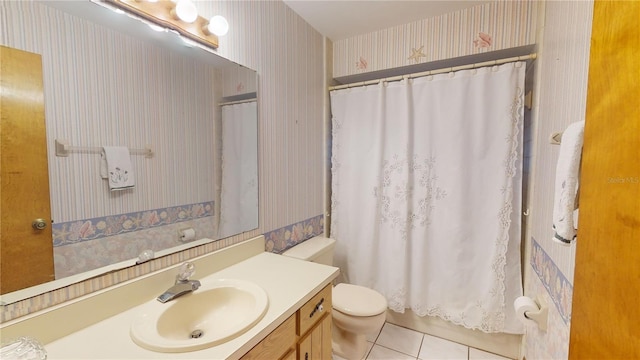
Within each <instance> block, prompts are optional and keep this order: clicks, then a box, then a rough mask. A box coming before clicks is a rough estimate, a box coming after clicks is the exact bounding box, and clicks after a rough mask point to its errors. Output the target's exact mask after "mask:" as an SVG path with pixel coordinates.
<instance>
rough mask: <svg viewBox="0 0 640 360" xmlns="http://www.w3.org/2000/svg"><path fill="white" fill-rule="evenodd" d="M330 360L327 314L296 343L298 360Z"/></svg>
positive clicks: (329, 320)
mask: <svg viewBox="0 0 640 360" xmlns="http://www.w3.org/2000/svg"><path fill="white" fill-rule="evenodd" d="M330 359H331V314H327V315H326V316H325V317H324V318H323V319H322V320H321V321H319V322H318V323H317V324H316V325H315V326H314V327H313V328H312V329H311V330H310V331H309V332H308V333H307V335H306V336H304V337H303V338H302V339H301V340H300V342H299V343H298V360H330Z"/></svg>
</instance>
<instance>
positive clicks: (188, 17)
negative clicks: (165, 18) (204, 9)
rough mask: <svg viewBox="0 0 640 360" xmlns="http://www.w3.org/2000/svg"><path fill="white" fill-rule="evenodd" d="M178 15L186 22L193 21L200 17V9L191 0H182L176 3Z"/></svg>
mask: <svg viewBox="0 0 640 360" xmlns="http://www.w3.org/2000/svg"><path fill="white" fill-rule="evenodd" d="M176 16H178V18H179V19H180V20H182V21H184V22H186V23H192V22H194V21H196V19H197V18H198V9H196V6H195V5H194V4H193V3H192V2H191V1H189V0H180V1H178V3H177V4H176Z"/></svg>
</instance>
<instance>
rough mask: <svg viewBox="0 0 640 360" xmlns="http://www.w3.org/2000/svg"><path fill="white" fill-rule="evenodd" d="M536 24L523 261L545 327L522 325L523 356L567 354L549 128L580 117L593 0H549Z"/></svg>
mask: <svg viewBox="0 0 640 360" xmlns="http://www.w3.org/2000/svg"><path fill="white" fill-rule="evenodd" d="M542 10H543V11H544V15H543V14H541V16H543V18H544V22H543V23H541V26H539V28H538V32H539V33H538V41H537V42H538V44H539V47H538V50H537V52H538V60H537V64H536V79H535V83H536V90H535V91H534V96H535V98H534V109H533V112H534V116H533V117H534V128H535V130H534V132H535V145H534V146H535V149H534V156H533V161H534V164H533V172H532V174H533V180H532V186H533V196H532V200H531V210H530V211H531V215H530V224H531V235H532V237H531V239H530V241H531V251H530V254H531V255H530V258H528V261H526V262H525V294H526V295H527V296H530V297H532V298H536V297H540V298H542V299H544V300H545V301H546V302H547V303H548V304H549V327H548V330H547V331H546V332H542V331H539V330H538V329H537V328H536V327H531V326H527V328H526V333H525V341H526V344H525V351H524V354H525V356H526V358H527V359H566V358H567V357H568V350H569V329H570V325H571V300H572V293H573V285H572V284H573V271H574V268H575V248H576V246H580V239H578V240H577V243H575V244H574V245H572V246H570V247H565V246H562V245H559V244H557V243H555V242H553V241H551V237H552V236H553V234H554V233H553V230H552V218H553V194H554V182H555V165H556V162H557V159H558V153H559V149H560V147H559V146H557V145H551V144H550V143H549V136H550V134H551V133H553V132H562V131H563V130H564V129H565V128H566V127H567V126H568V125H569V124H571V123H572V122H575V121H580V120H584V116H585V107H586V93H587V79H588V62H589V48H590V36H591V20H592V16H593V2H592V1H549V2H546V3H545V7H544V8H542Z"/></svg>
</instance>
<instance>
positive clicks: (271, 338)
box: [0, 237, 339, 359]
mask: <svg viewBox="0 0 640 360" xmlns="http://www.w3.org/2000/svg"><path fill="white" fill-rule="evenodd" d="M235 260H237V261H235ZM190 261H192V262H193V263H194V264H195V265H196V274H195V275H194V277H193V278H194V279H199V280H200V281H202V283H203V286H204V284H206V283H207V282H211V281H217V280H221V279H236V280H241V281H247V282H251V283H254V284H256V285H258V286H259V287H261V288H262V289H263V290H264V291H265V292H266V294H267V296H268V307H267V310H266V312H265V313H264V316H263V317H262V318H261V319H260V320H259V321H258V322H257V323H256V324H255V325H253V326H252V327H250V328H248V329H247V330H246V331H244V332H242V333H241V334H239V335H237V336H235V337H233V338H231V339H230V340H228V341H225V342H223V343H220V344H218V345H215V346H212V347H208V348H204V349H201V350H196V351H189V352H173V353H171V352H157V351H151V350H147V349H145V348H143V347H141V346H139V345H137V344H136V343H134V341H133V340H132V338H131V336H130V331H131V327H132V323H133V321H134V320H135V319H136V317H140V316H141V314H143V313H145V311H147V309H149V307H151V306H153V307H157V306H159V305H158V304H160V303H159V302H157V301H156V300H155V298H156V297H157V296H158V295H159V294H161V293H162V292H163V291H165V290H166V288H167V287H169V286H171V285H172V283H173V279H174V277H175V274H176V272H177V267H172V268H170V269H166V270H162V271H159V272H157V273H154V274H150V275H149V276H146V277H143V278H141V279H139V280H135V281H131V282H128V283H125V284H123V285H121V286H115V287H113V288H110V289H108V290H105V291H103V292H99V293H97V294H91V295H89V296H86V297H83V298H80V299H78V300H77V301H72V302H70V303H68V304H67V303H65V304H62V305H60V306H58V307H55V308H52V309H47V310H44V311H42V312H40V313H36V314H33V315H30V316H28V317H25V319H22V318H19V319H16V320H14V321H11V322H9V323H5V324H2V327H1V328H0V332H1V334H2V337H3V338H5V337H6V338H9V337H15V336H32V337H34V338H37V339H38V340H40V341H41V342H43V343H44V346H45V349H46V351H47V354H48V359H89V358H90V359H99V358H103V359H104V358H109V359H132V358H135V359H181V358H183V359H311V358H313V359H316V358H319V359H330V358H331V290H332V286H331V282H332V280H333V279H335V278H336V277H337V276H338V272H339V270H338V268H335V267H331V266H326V265H320V264H315V263H311V262H306V261H301V260H297V259H292V258H288V257H285V256H281V255H276V254H272V253H267V252H264V238H263V237H258V238H256V239H251V240H248V241H246V242H244V243H241V244H238V245H234V246H231V247H229V248H225V249H222V250H220V251H217V252H214V253H211V254H207V255H204V256H202V257H199V258H197V259H192V260H190ZM224 263H227V264H230V265H229V266H225V267H224V268H221V269H220V268H219V265H216V264H224ZM159 284H162V285H159ZM121 287H124V289H122V288H121ZM141 289H143V290H144V293H145V294H146V297H145V296H143V298H144V299H143V300H142V301H141V302H138V303H136V300H134V299H135V298H136V297H137V296H131V299H129V297H128V296H127V294H128V293H131V294H132V295H133V294H135V293H137V292H140V291H142V290H141ZM198 291H199V290H196V291H195V292H193V293H191V294H187V295H184V296H183V300H184V299H186V298H187V297H189V296H193V295H195V294H197V293H198ZM138 297H139V296H138ZM180 300H181V298H177V299H175V300H172V301H176V302H179V301H180ZM127 302H129V303H130V304H129V305H130V306H129V307H128V308H127V309H124V310H123V311H118V312H117V313H116V314H115V315H111V314H110V311H109V306H110V304H112V305H113V307H115V308H117V307H122V303H127ZM160 305H161V306H170V305H171V302H168V303H166V304H160ZM71 318H76V319H77V318H81V319H83V320H82V321H84V325H87V326H84V325H77V324H75V325H74V323H77V320H73V319H71ZM65 319H66V320H65ZM89 322H90V323H91V324H88V323H89Z"/></svg>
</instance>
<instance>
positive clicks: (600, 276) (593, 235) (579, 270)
mask: <svg viewBox="0 0 640 360" xmlns="http://www.w3.org/2000/svg"><path fill="white" fill-rule="evenodd" d="M639 19H640V2H637V1H597V2H596V3H595V8H594V18H593V30H592V40H591V59H590V63H589V85H588V91H587V115H586V123H585V139H584V149H583V158H582V175H581V186H580V221H579V226H578V238H577V244H576V246H577V248H576V253H577V254H576V268H575V278H574V293H573V310H572V316H571V335H570V344H569V358H570V359H581V360H582V359H640V305H639V303H638V301H639V300H640V110H639V108H638V97H639V96H640V26H638V20H639Z"/></svg>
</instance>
